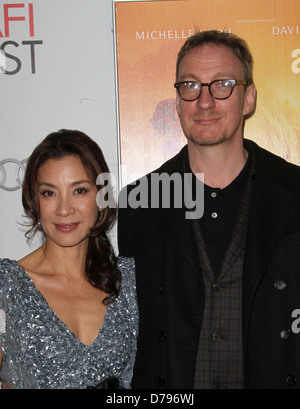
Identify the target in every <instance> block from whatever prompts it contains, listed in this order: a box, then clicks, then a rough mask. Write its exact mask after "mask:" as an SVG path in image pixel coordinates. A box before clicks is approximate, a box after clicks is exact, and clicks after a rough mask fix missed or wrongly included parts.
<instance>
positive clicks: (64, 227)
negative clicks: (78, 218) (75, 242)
mask: <svg viewBox="0 0 300 409" xmlns="http://www.w3.org/2000/svg"><path fill="white" fill-rule="evenodd" d="M77 226H78V223H59V224H55V227H56V228H57V230H59V231H62V232H71V231H73V230H75V229H76V228H77Z"/></svg>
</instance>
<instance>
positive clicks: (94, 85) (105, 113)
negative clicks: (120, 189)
mask: <svg viewBox="0 0 300 409" xmlns="http://www.w3.org/2000/svg"><path fill="white" fill-rule="evenodd" d="M0 85H1V93H0V103H1V113H0V117H1V127H0V129H1V133H0V141H1V150H0V208H1V213H0V227H1V238H0V242H1V245H0V257H10V258H15V259H19V258H21V257H23V256H24V255H25V254H27V253H28V252H29V251H32V250H34V249H35V248H36V247H37V246H39V245H40V244H41V242H40V240H39V238H38V237H36V238H35V240H34V241H33V242H32V243H26V239H25V237H24V232H25V231H26V228H25V227H24V226H23V225H22V223H26V222H27V220H26V219H25V218H23V209H22V203H21V188H20V184H21V181H22V177H23V173H24V166H25V164H26V158H28V156H29V155H30V153H31V152H32V150H33V148H34V147H35V146H36V145H37V144H38V143H39V142H40V141H41V140H42V139H43V138H44V137H45V136H46V135H47V134H48V133H50V132H52V131H55V130H58V129H60V128H72V129H79V130H82V131H84V132H86V133H87V134H88V135H90V136H91V137H92V138H93V139H94V140H96V141H97V142H98V143H99V145H100V146H101V148H102V149H103V152H104V155H105V157H106V159H107V161H108V164H109V166H110V169H111V171H112V172H113V173H114V174H115V175H116V177H117V174H118V154H117V146H118V144H117V126H116V101H115V71H114V37H113V3H112V0H101V1H99V0H84V1H83V0H22V1H18V0H0ZM114 241H115V242H116V239H115V237H114Z"/></svg>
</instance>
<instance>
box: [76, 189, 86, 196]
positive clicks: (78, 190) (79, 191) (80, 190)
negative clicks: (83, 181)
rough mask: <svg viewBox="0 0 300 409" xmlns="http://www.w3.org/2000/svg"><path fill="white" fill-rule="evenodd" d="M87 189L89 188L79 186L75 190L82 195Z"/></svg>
mask: <svg viewBox="0 0 300 409" xmlns="http://www.w3.org/2000/svg"><path fill="white" fill-rule="evenodd" d="M87 191H88V190H87V189H86V188H85V187H78V188H77V189H76V190H75V193H76V194H78V195H82V194H84V193H86V192H87Z"/></svg>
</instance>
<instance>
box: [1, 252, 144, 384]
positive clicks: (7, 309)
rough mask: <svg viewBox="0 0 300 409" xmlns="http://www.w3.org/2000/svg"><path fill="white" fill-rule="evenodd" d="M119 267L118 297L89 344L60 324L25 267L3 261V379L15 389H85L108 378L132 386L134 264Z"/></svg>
mask: <svg viewBox="0 0 300 409" xmlns="http://www.w3.org/2000/svg"><path fill="white" fill-rule="evenodd" d="M118 267H119V270H120V271H121V274H122V284H121V291H120V295H119V297H118V298H117V299H116V300H115V301H114V302H113V303H111V304H109V305H108V307H107V311H106V315H105V318H104V322H103V325H102V327H101V329H100V331H99V334H98V337H97V338H96V339H95V340H94V342H93V343H92V344H91V345H90V346H87V345H85V344H83V343H82V342H81V341H80V340H79V339H78V338H76V336H75V335H74V334H73V333H72V332H71V331H70V330H69V329H68V327H67V326H66V325H65V324H64V323H63V322H62V321H60V320H59V318H58V317H57V316H56V314H55V313H54V311H53V310H52V309H51V308H50V307H49V306H48V304H47V302H46V300H45V298H44V297H43V296H42V294H41V293H40V292H39V291H38V290H37V289H36V287H35V285H34V283H33V281H32V280H31V279H30V278H29V276H28V275H27V273H26V272H25V271H24V270H23V268H22V267H20V266H19V265H18V263H17V262H16V261H15V260H9V259H0V309H1V311H2V327H1V328H2V332H0V346H1V347H2V351H3V362H2V367H1V370H0V377H1V378H2V379H5V380H6V381H7V382H8V384H9V386H10V387H11V388H18V389H21V388H26V389H83V388H87V387H90V386H95V385H97V384H98V383H99V382H102V381H103V380H104V379H106V378H108V377H116V378H118V379H119V381H120V383H121V385H123V386H124V387H126V388H129V387H130V381H131V377H132V369H133V364H134V360H135V354H136V340H137V332H138V309H137V301H136V288H135V269H134V261H133V259H131V258H125V257H120V258H119V259H118ZM3 319H5V321H6V322H5V324H3ZM3 325H5V328H4V327H3Z"/></svg>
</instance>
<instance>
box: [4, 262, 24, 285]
mask: <svg viewBox="0 0 300 409" xmlns="http://www.w3.org/2000/svg"><path fill="white" fill-rule="evenodd" d="M19 269H20V266H19V265H18V263H17V261H16V260H11V259H9V258H0V290H1V289H3V288H5V287H10V286H11V284H12V281H13V280H14V279H15V278H16V274H15V272H16V270H19Z"/></svg>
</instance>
